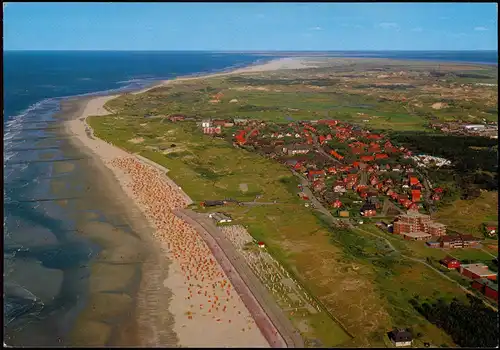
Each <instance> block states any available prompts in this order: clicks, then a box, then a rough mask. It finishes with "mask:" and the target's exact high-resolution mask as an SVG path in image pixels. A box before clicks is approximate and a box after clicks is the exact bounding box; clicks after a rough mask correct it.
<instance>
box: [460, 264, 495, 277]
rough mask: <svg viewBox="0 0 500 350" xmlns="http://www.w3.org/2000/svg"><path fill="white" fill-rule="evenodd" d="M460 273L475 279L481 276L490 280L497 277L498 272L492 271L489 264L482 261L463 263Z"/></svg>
mask: <svg viewBox="0 0 500 350" xmlns="http://www.w3.org/2000/svg"><path fill="white" fill-rule="evenodd" d="M460 273H461V274H462V275H464V276H466V277H469V278H470V279H473V280H475V279H480V278H487V279H489V280H496V279H497V274H496V272H493V271H490V270H489V269H488V266H486V265H484V264H482V263H480V264H466V265H462V266H460Z"/></svg>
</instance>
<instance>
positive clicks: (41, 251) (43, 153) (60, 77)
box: [3, 51, 498, 346]
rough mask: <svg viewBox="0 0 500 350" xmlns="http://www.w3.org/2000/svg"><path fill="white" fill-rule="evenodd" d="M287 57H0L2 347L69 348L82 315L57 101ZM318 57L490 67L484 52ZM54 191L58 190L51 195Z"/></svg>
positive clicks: (81, 167) (84, 252)
mask: <svg viewBox="0 0 500 350" xmlns="http://www.w3.org/2000/svg"><path fill="white" fill-rule="evenodd" d="M289 55H290V56H297V53H294V54H293V55H292V54H291V53H280V52H271V53H269V52H267V53H220V52H158V51H153V52H145V51H143V52H124V51H122V52H106V51H7V52H6V51H4V54H3V59H4V60H3V63H4V71H3V77H4V89H3V91H4V95H3V101H4V116H3V127H4V225H3V227H4V334H5V336H4V343H6V344H7V345H9V344H15V345H42V346H43V345H45V346H50V345H58V344H65V345H71V344H68V343H65V337H67V334H68V333H69V332H70V331H71V330H72V328H73V327H74V326H75V320H76V318H77V316H78V313H79V312H82V310H83V309H84V308H85V293H86V290H87V289H88V286H89V282H88V281H89V276H90V270H89V263H91V262H92V259H94V258H95V257H96V255H97V254H98V253H99V249H100V247H99V246H98V245H97V244H96V243H95V242H89V241H86V240H85V239H83V238H81V237H79V236H78V233H77V229H76V222H77V221H78V218H79V216H80V215H81V212H78V208H76V207H75V206H74V205H71V199H72V196H74V195H75V193H77V194H78V193H80V192H82V191H84V187H85V186H86V185H83V182H84V181H85V179H84V177H83V175H82V174H85V172H86V171H90V170H89V169H86V168H85V166H86V165H85V162H81V161H80V162H79V161H78V160H79V158H78V157H76V156H75V155H74V154H72V153H71V151H68V150H70V148H68V147H67V146H65V145H67V144H66V143H65V139H64V137H62V136H61V135H60V133H59V131H58V128H59V126H60V125H59V123H60V120H59V119H57V118H56V115H57V113H58V112H59V111H60V109H61V102H62V101H64V100H66V99H68V98H70V97H75V96H93V95H104V94H110V93H113V92H126V91H133V90H138V89H141V88H144V87H147V86H150V85H152V84H154V83H155V82H157V81H158V80H165V79H171V78H174V77H177V76H188V75H197V74H203V73H214V72H223V71H226V70H232V69H235V68H241V67H244V66H248V65H253V64H260V63H264V62H266V61H269V60H272V59H276V58H282V57H287V56H289ZM306 55H307V54H306V53H304V56H306ZM326 56H332V57H378V58H397V59H408V60H415V59H425V60H437V61H449V62H471V63H482V64H497V62H498V54H497V52H494V53H492V52H491V51H487V52H397V53H395V52H385V53H384V52H329V53H327V54H326ZM66 141H67V140H66ZM68 152H69V153H68ZM64 161H66V162H68V161H69V162H72V161H73V163H71V164H73V165H72V167H73V172H71V171H66V172H64V171H61V166H60V163H61V162H64ZM58 164H59V166H58ZM54 183H58V184H59V186H61V184H62V186H63V187H62V188H63V189H62V190H61V188H59V190H56V189H55V186H54ZM64 185H66V187H64ZM79 191H80V192H79ZM61 202H64V203H66V204H65V205H61ZM68 203H70V204H68ZM96 208H97V207H96ZM92 209H93V208H86V210H87V211H92ZM96 210H97V209H96ZM101 214H102V213H101ZM96 215H97V216H99V215H100V214H99V213H98V214H96ZM102 216H103V215H101V217H102ZM28 340H29V341H28Z"/></svg>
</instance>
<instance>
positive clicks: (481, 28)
mask: <svg viewBox="0 0 500 350" xmlns="http://www.w3.org/2000/svg"><path fill="white" fill-rule="evenodd" d="M474 30H475V31H476V32H484V31H485V30H488V28H486V27H475V28H474Z"/></svg>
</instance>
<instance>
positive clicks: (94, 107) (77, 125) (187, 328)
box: [65, 59, 305, 347]
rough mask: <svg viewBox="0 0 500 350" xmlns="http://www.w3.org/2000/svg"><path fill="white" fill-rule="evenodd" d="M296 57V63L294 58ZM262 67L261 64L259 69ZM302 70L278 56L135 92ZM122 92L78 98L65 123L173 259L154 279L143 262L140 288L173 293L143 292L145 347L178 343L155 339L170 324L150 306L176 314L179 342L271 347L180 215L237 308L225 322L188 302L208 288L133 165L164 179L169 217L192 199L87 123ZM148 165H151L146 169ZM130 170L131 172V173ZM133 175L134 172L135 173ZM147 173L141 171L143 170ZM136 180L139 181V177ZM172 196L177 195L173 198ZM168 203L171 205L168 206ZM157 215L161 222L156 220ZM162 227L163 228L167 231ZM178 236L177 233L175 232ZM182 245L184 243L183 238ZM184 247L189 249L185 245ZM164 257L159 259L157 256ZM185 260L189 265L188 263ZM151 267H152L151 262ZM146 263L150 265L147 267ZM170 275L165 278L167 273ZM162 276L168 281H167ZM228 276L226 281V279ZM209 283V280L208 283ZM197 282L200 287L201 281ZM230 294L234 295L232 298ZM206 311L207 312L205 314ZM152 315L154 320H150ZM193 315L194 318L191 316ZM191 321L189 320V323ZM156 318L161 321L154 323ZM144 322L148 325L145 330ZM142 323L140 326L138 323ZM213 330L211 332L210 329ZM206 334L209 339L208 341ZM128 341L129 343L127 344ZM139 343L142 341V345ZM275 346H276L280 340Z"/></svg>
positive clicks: (166, 256) (161, 249) (163, 252)
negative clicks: (190, 267)
mask: <svg viewBox="0 0 500 350" xmlns="http://www.w3.org/2000/svg"><path fill="white" fill-rule="evenodd" d="M294 61H295V62H296V64H295V65H294V64H293V63H291V62H294ZM283 62H285V63H286V65H285V68H283V67H284V66H283ZM259 67H260V68H259ZM280 68H283V69H300V68H305V67H304V66H303V64H301V62H300V61H299V60H283V59H280V60H274V61H271V62H268V63H266V64H263V65H261V66H251V67H249V68H247V69H246V70H245V69H236V70H234V71H231V72H224V73H215V74H209V75H202V76H196V77H185V78H178V79H175V80H168V81H162V82H160V83H158V84H155V85H153V86H151V87H148V88H146V89H142V90H139V91H136V92H133V93H134V94H138V93H143V92H146V91H148V90H150V89H153V88H156V87H159V86H164V85H167V84H171V83H174V82H182V81H186V80H193V79H204V78H208V77H214V76H224V75H229V74H239V73H244V72H258V71H264V70H276V69H280ZM120 95H121V94H111V95H107V96H97V97H93V98H85V99H84V100H85V101H84V102H81V101H80V102H79V103H84V105H85V106H84V107H83V108H81V109H80V110H79V112H78V113H75V115H73V117H72V118H71V119H70V120H68V121H66V122H65V130H66V133H67V134H69V135H71V136H72V137H73V138H74V139H75V145H76V146H77V147H79V148H81V149H85V150H86V152H87V153H88V154H92V157H93V158H94V159H98V161H101V162H103V163H104V164H105V166H106V168H107V170H108V171H110V172H111V173H112V174H113V176H114V178H115V179H116V180H117V181H116V182H117V184H119V185H120V187H121V188H122V190H123V191H124V192H125V194H126V196H127V197H128V199H129V202H130V203H131V205H135V206H137V207H138V208H140V211H141V212H142V213H143V214H144V216H146V218H147V219H148V222H149V225H150V226H151V227H152V228H153V231H154V233H153V237H152V240H153V242H154V243H153V244H157V245H158V247H159V250H158V254H157V257H158V259H159V260H161V259H162V258H164V259H166V260H172V263H171V264H170V265H169V267H168V273H167V274H164V275H163V277H161V276H159V275H158V274H159V272H157V273H156V276H153V277H151V278H149V279H148V278H147V277H146V275H147V273H148V271H147V269H149V268H151V266H152V265H151V264H145V265H144V266H143V269H144V270H145V271H143V275H144V277H143V280H144V281H142V282H141V284H142V285H141V288H140V291H139V293H141V291H144V289H148V288H149V289H156V290H158V288H159V287H161V286H159V284H162V285H163V287H164V288H165V291H166V292H167V290H168V292H167V293H166V294H169V295H171V298H170V297H169V298H167V297H163V298H161V299H163V300H162V302H161V305H158V302H154V303H153V304H155V305H152V304H151V302H152V300H154V299H157V298H160V296H159V294H160V293H156V294H155V295H151V294H150V295H146V296H144V297H141V296H138V301H139V303H138V310H137V311H138V316H137V317H138V321H140V322H137V326H138V327H139V325H141V326H142V328H143V329H142V330H139V334H140V335H141V336H140V338H141V339H140V340H138V341H139V343H140V345H142V346H165V345H173V344H162V343H161V342H160V339H159V338H158V337H156V338H155V336H154V335H155V334H158V332H161V331H162V329H161V327H166V326H167V324H166V323H165V322H164V321H162V320H158V319H157V320H150V319H148V318H147V317H145V315H144V311H145V309H149V311H151V309H154V310H156V311H157V314H158V315H157V316H158V317H160V318H161V314H163V313H165V314H170V315H173V320H170V321H171V322H168V323H171V326H172V328H173V330H174V332H175V333H176V334H177V337H178V344H177V345H180V346H188V347H189V346H207V345H209V346H256V347H269V346H270V344H269V343H270V342H269V341H268V340H266V339H265V337H264V336H263V334H262V333H261V332H260V330H259V329H258V327H256V326H255V321H253V320H252V317H251V315H250V313H249V311H248V309H247V307H246V306H245V304H244V303H243V301H242V300H241V298H240V297H239V296H238V294H236V293H235V292H234V288H232V289H231V287H232V285H231V282H230V280H229V278H228V277H227V276H226V275H225V273H224V271H223V269H222V268H221V267H220V265H219V264H218V263H217V262H216V261H215V259H212V258H213V255H212V254H211V253H210V252H209V250H208V248H207V247H206V244H205V242H204V241H203V240H202V239H201V238H200V237H199V233H198V232H197V231H196V230H195V229H193V228H192V227H191V226H189V225H187V224H186V223H185V222H181V221H182V220H181V219H179V218H177V217H176V218H175V219H174V218H170V220H172V221H171V223H170V224H171V225H174V224H175V225H178V226H177V227H176V229H178V230H184V231H185V232H184V235H190V237H191V238H190V239H191V240H192V242H191V244H192V245H196V246H197V247H198V248H197V249H198V250H201V251H203V252H202V253H200V254H205V258H207V257H208V259H210V260H211V261H212V260H213V263H214V267H213V268H212V274H213V275H210V276H209V277H208V278H209V279H210V278H212V279H213V281H212V282H214V283H212V285H213V286H215V285H218V284H219V283H220V284H221V286H222V288H227V289H225V290H223V291H224V292H227V299H226V304H227V305H226V306H224V309H223V311H224V312H226V310H227V311H229V310H228V309H227V308H228V307H229V306H231V307H232V308H233V310H232V311H233V312H232V314H231V316H230V317H231V319H228V320H227V322H228V323H226V324H225V325H221V323H223V319H222V316H223V314H221V313H220V312H219V314H221V315H220V318H219V316H215V314H217V312H216V311H215V310H214V311H213V312H212V317H211V318H210V317H207V316H210V315H208V314H202V308H203V307H204V304H203V303H199V305H200V310H199V312H198V313H196V312H193V311H192V309H193V306H194V303H193V304H190V302H189V301H186V300H190V299H199V300H196V302H197V303H198V301H200V302H201V301H203V302H206V300H201V299H203V297H205V299H206V296H207V289H205V290H204V295H203V293H201V292H202V289H201V288H200V290H198V294H202V295H201V299H200V297H199V296H196V295H193V291H192V290H191V288H186V284H187V282H186V271H185V268H186V267H185V266H186V261H182V259H181V258H179V257H178V256H176V254H175V251H173V249H172V244H171V243H172V240H175V239H179V237H178V233H177V234H176V233H175V232H170V231H171V230H170V231H169V229H168V228H165V227H159V226H161V222H158V218H155V216H154V215H152V213H151V212H152V210H158V209H155V208H152V207H151V204H149V207H148V203H147V200H143V201H142V202H141V199H140V198H139V197H140V196H141V193H138V192H137V190H135V188H137V186H138V185H140V184H138V183H137V178H134V176H136V177H137V174H134V173H133V170H131V169H130V167H132V168H134V167H136V168H137V167H144V168H143V171H142V173H147V172H150V173H151V174H152V175H151V176H153V177H154V178H155V179H160V178H161V181H163V183H164V185H165V188H168V189H169V191H170V192H169V193H167V194H166V200H167V202H168V201H171V202H172V203H169V204H168V205H170V207H169V208H161V209H162V210H167V212H165V214H164V216H165V217H168V216H169V215H170V214H171V215H172V216H175V215H174V214H172V213H171V210H175V209H182V208H184V207H186V206H187V205H188V204H190V203H192V201H191V200H190V198H189V197H188V196H187V195H186V194H185V193H183V191H181V189H180V187H179V186H177V185H176V184H175V183H174V182H173V181H172V180H170V179H169V178H168V176H167V175H166V171H165V169H163V171H162V169H160V168H159V167H158V166H157V165H156V166H154V165H152V164H151V162H147V161H145V160H144V159H141V158H142V157H137V156H135V155H131V154H129V153H128V152H126V151H124V150H122V149H120V148H118V147H115V146H113V145H111V144H109V143H107V142H105V141H103V140H101V139H98V138H96V137H95V136H94V134H93V130H92V128H91V127H90V126H89V125H88V123H87V117H89V116H103V115H107V114H109V113H110V112H109V111H108V110H106V108H105V107H104V105H105V104H106V102H107V101H109V100H111V99H114V98H117V97H119V96H120ZM146 167H147V170H146ZM127 172H128V173H127ZM131 175H132V176H131ZM141 176H142V175H141ZM134 181H135V182H134ZM169 196H170V197H169ZM172 197H174V198H173V199H172ZM168 205H167V206H168ZM155 220H156V221H155ZM162 230H163V231H162ZM176 235H177V236H176ZM179 244H180V245H181V246H182V244H184V243H182V242H181V243H179ZM182 247H183V249H184V248H185V247H184V246H182ZM157 262H159V261H157ZM183 264H184V265H183ZM147 266H149V267H147ZM146 267H147V268H146ZM165 277H166V278H165ZM206 277H207V276H204V277H201V278H202V280H203V279H204V278H206ZM189 278H190V277H189V276H187V281H189ZM191 278H194V279H197V278H198V276H197V273H192V275H191ZM162 279H163V280H162ZM152 280H155V283H154V285H149V287H148V286H145V285H144V284H148V283H149V284H151V283H150V282H151V281H152ZM222 281H224V282H222ZM205 283H206V282H205ZM189 285H190V286H191V287H192V288H194V285H193V284H192V283H190V284H189ZM197 286H200V285H199V284H197ZM213 288H214V290H213V291H209V294H210V293H214V294H213V297H212V298H216V300H217V301H218V300H219V298H221V299H223V298H224V297H225V296H226V295H225V294H219V295H217V293H218V292H217V291H216V290H215V289H217V288H216V287H213ZM229 296H230V297H231V299H230V298H229ZM208 298H209V300H208V301H209V302H210V301H211V300H210V295H209V297H208ZM141 300H146V301H147V300H149V302H150V303H149V304H148V305H149V307H148V306H147V305H146V306H144V305H143V306H144V307H143V310H141V305H140V304H141V303H140V301H141ZM167 304H168V305H169V307H168V310H163V311H165V312H162V310H161V306H163V307H164V308H165V307H166V306H167ZM188 304H189V306H190V307H191V309H190V310H191V311H186V309H189V307H187V305H188ZM214 305H215V306H217V305H218V306H220V307H221V308H222V306H221V303H220V302H219V303H218V304H214ZM215 306H212V305H210V306H206V307H209V308H211V309H209V310H208V311H209V312H211V310H212V309H213V308H216V309H217V310H218V309H219V308H218V307H215ZM141 312H142V313H143V317H141V316H140V315H141ZM194 315H197V318H199V319H198V320H196V321H195V320H194ZM202 316H204V317H202ZM167 318H168V317H167ZM148 320H149V322H148ZM187 320H189V321H187ZM186 321H187V322H186ZM145 322H146V323H148V325H147V326H145V325H144V323H145ZM154 323H156V324H154ZM144 327H146V328H148V327H149V329H144ZM139 328H140V327H139ZM207 330H208V331H207ZM227 334H232V335H233V336H232V337H228V336H227ZM203 339H205V340H203ZM123 345H126V344H123ZM138 345H139V344H138ZM275 346H276V345H275ZM281 346H282V345H280V346H279V347H281Z"/></svg>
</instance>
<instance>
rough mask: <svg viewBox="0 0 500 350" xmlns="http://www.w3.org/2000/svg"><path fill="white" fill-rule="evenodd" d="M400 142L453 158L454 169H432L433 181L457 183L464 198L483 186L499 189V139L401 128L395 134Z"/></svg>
mask: <svg viewBox="0 0 500 350" xmlns="http://www.w3.org/2000/svg"><path fill="white" fill-rule="evenodd" d="M391 139H392V140H393V141H394V142H395V143H398V144H401V145H404V146H405V147H407V148H409V149H411V150H413V151H414V152H421V153H426V154H431V155H434V156H439V157H444V158H446V159H449V160H451V161H452V169H453V170H452V171H450V170H451V169H446V168H443V169H428V174H429V177H430V180H431V182H433V183H443V182H453V183H456V185H457V187H458V188H459V189H460V192H461V196H462V198H464V199H470V198H475V197H478V196H479V195H480V191H479V190H480V189H486V190H490V191H497V190H498V171H497V169H498V159H497V157H498V152H497V151H496V149H495V148H494V147H495V145H496V144H497V141H496V140H494V139H489V138H485V137H476V136H460V135H439V134H428V133H421V132H398V133H393V134H392V135H391Z"/></svg>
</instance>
